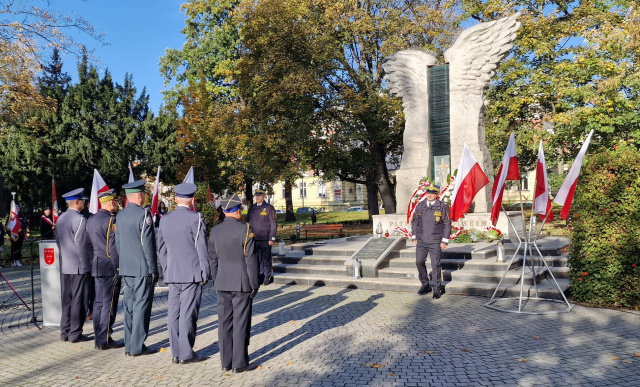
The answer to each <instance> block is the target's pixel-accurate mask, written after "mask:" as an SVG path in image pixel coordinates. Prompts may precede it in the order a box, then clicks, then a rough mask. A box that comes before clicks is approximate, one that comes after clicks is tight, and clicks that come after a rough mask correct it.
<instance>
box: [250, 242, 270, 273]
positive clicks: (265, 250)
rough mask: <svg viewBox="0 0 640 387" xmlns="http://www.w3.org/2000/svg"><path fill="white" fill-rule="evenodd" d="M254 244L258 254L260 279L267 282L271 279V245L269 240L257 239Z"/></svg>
mask: <svg viewBox="0 0 640 387" xmlns="http://www.w3.org/2000/svg"><path fill="white" fill-rule="evenodd" d="M254 246H255V251H256V255H257V256H258V280H259V281H260V282H261V283H262V282H266V281H268V280H270V279H271V269H272V262H271V260H272V258H271V246H269V241H255V244H254Z"/></svg>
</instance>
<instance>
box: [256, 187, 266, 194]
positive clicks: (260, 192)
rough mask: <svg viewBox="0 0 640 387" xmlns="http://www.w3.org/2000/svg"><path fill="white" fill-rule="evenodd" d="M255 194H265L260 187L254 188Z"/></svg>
mask: <svg viewBox="0 0 640 387" xmlns="http://www.w3.org/2000/svg"><path fill="white" fill-rule="evenodd" d="M255 194H256V195H264V194H265V192H264V189H262V188H258V189H257V190H256V192H255Z"/></svg>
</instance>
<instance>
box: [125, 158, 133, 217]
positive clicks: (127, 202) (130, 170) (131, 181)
mask: <svg viewBox="0 0 640 387" xmlns="http://www.w3.org/2000/svg"><path fill="white" fill-rule="evenodd" d="M133 181H134V180H133V169H131V163H129V181H127V183H133ZM128 205H129V199H127V196H126V195H125V197H124V208H127V206H128Z"/></svg>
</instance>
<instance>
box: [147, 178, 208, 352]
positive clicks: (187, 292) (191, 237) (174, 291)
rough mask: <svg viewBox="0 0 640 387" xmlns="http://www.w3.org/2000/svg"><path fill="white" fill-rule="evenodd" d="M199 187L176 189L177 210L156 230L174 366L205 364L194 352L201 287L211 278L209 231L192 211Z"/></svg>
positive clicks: (189, 184)
mask: <svg viewBox="0 0 640 387" xmlns="http://www.w3.org/2000/svg"><path fill="white" fill-rule="evenodd" d="M197 189H198V187H196V185H195V184H191V183H183V184H179V185H177V186H176V187H175V193H176V204H177V207H176V208H175V209H174V210H173V212H171V213H170V214H167V215H165V217H164V220H163V221H162V222H163V223H162V228H159V229H158V230H157V233H158V235H157V237H156V239H157V241H158V260H159V261H160V265H161V266H162V273H163V275H164V282H165V283H166V284H168V285H169V300H168V306H167V327H168V329H169V344H170V346H171V360H172V362H173V363H180V364H186V363H195V362H199V361H203V360H206V359H207V358H206V357H204V356H198V355H196V354H195V352H193V345H194V343H195V340H196V329H197V325H196V323H197V321H198V313H199V311H200V301H201V299H202V287H203V286H204V285H205V284H206V283H207V281H208V280H209V277H210V276H211V272H210V267H209V255H208V253H207V227H206V223H205V221H204V219H203V218H202V214H201V213H199V212H195V211H191V208H192V206H193V205H194V204H195V198H194V195H195V193H196V191H197Z"/></svg>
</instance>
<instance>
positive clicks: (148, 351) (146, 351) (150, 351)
mask: <svg viewBox="0 0 640 387" xmlns="http://www.w3.org/2000/svg"><path fill="white" fill-rule="evenodd" d="M156 352H158V350H157V349H151V348H146V347H145V348H143V349H142V352H140V353H136V354H133V353H132V354H131V355H130V356H133V357H138V356H143V355H151V354H154V353H156ZM181 363H182V362H181Z"/></svg>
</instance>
